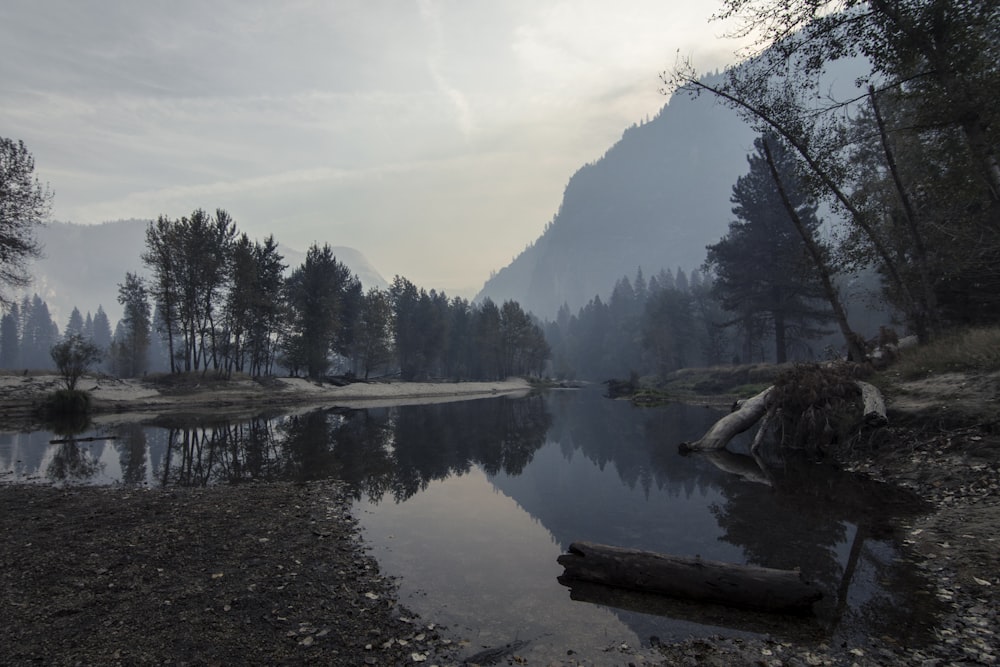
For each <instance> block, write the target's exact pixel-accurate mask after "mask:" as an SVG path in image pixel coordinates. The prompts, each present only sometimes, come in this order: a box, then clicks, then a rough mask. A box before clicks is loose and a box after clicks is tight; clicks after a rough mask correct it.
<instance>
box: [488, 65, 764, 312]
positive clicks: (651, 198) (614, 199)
mask: <svg viewBox="0 0 1000 667" xmlns="http://www.w3.org/2000/svg"><path fill="white" fill-rule="evenodd" d="M710 78H713V77H710ZM754 136H755V135H754V132H753V131H752V130H751V128H750V127H749V126H747V125H746V124H745V123H744V122H743V121H742V120H740V118H739V117H738V116H737V115H736V113H735V112H734V111H732V110H731V109H728V108H726V107H724V106H722V105H720V104H717V103H716V102H715V101H714V100H713V99H712V98H711V96H709V95H702V96H700V97H697V98H690V97H688V96H686V95H675V96H674V97H673V98H672V99H671V100H670V101H669V103H668V104H666V105H665V106H664V107H663V108H662V109H661V110H660V112H659V113H658V114H657V115H656V117H655V118H653V119H652V120H650V121H648V122H645V123H642V124H639V125H633V126H632V127H630V128H628V129H627V130H626V131H625V132H624V134H623V135H622V138H621V139H620V140H619V141H618V142H617V143H616V144H615V145H614V146H612V147H611V148H610V149H609V150H608V151H607V153H605V154H604V156H603V157H602V158H600V159H599V160H597V161H596V162H593V163H591V164H588V165H585V166H584V167H582V168H581V169H580V170H579V171H577V172H576V173H575V174H574V175H573V176H572V178H570V180H569V183H568V185H567V186H566V190H565V193H564V195H563V201H562V204H561V205H560V207H559V210H558V212H557V213H556V215H555V217H554V218H553V219H552V221H551V222H550V223H549V225H548V226H547V227H546V228H545V231H544V232H543V233H542V235H541V237H540V238H538V239H537V240H536V241H535V242H534V243H533V244H532V245H530V246H529V247H528V248H526V249H525V250H524V251H523V252H522V253H521V254H520V255H518V256H517V257H516V258H515V259H514V261H513V262H511V264H509V265H508V266H506V267H505V268H503V269H501V270H500V271H499V272H497V273H496V274H495V275H493V276H492V277H491V278H490V279H489V280H488V281H487V282H486V284H485V285H484V287H483V289H482V291H480V293H479V295H478V296H477V297H476V298H477V300H481V299H483V298H486V297H489V298H491V299H493V301H495V302H497V303H500V302H503V301H505V300H508V299H513V300H516V301H518V302H519V303H520V304H521V305H522V307H524V308H525V310H529V311H531V312H533V313H534V314H535V315H538V316H539V317H543V318H545V317H547V318H550V319H551V318H554V317H555V314H556V312H557V310H558V309H559V307H560V306H561V305H562V304H563V303H566V304H568V305H569V306H570V309H571V311H573V312H575V311H576V310H577V309H578V308H580V307H581V306H583V305H585V304H586V303H587V302H588V301H589V300H590V299H592V298H593V297H594V296H595V295H598V294H599V295H601V297H602V298H603V297H605V296H607V295H608V294H610V292H611V289H612V288H613V286H614V284H615V282H616V281H617V280H618V279H619V278H621V277H622V276H625V275H627V276H629V277H632V276H634V275H635V273H636V269H637V268H639V267H641V268H642V270H643V273H644V274H645V276H646V277H647V278H649V277H650V276H651V275H653V274H655V273H657V272H659V271H660V269H664V268H665V269H671V270H675V269H677V268H678V267H680V268H683V269H684V270H685V271H686V272H688V271H691V270H693V269H697V268H698V267H699V266H700V265H701V264H702V262H703V261H704V259H705V246H706V245H708V244H711V243H715V242H716V241H718V240H719V238H721V237H722V236H723V234H725V233H726V231H727V229H728V225H729V222H730V220H732V213H731V211H730V208H731V204H730V202H729V196H730V193H731V192H732V186H733V184H734V183H735V182H736V179H737V178H738V177H739V176H741V175H742V174H743V173H745V172H746V170H747V163H746V156H747V154H749V153H750V152H751V150H752V148H753V139H754Z"/></svg>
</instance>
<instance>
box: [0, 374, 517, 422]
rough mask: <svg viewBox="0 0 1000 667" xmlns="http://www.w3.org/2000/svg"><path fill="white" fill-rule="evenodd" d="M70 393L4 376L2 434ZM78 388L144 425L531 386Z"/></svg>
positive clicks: (189, 377) (161, 379) (162, 384)
mask: <svg viewBox="0 0 1000 667" xmlns="http://www.w3.org/2000/svg"><path fill="white" fill-rule="evenodd" d="M62 386H63V383H62V379H61V378H60V377H59V376H57V375H54V374H48V373H45V374H40V373H28V374H18V373H0V429H2V428H6V429H14V428H26V427H28V426H30V425H31V424H33V423H36V422H37V419H36V417H35V412H36V411H37V409H38V407H39V406H40V405H41V403H42V402H43V401H44V399H45V397H46V396H47V395H49V394H51V393H52V392H54V391H56V390H57V389H60V388H61V387H62ZM77 387H78V388H79V389H82V390H84V391H86V392H87V393H89V394H90V396H91V399H92V405H93V410H92V418H93V421H94V422H95V423H96V424H100V423H104V422H109V421H119V422H120V421H137V420H142V419H148V418H149V417H151V416H154V415H162V414H176V413H181V412H183V413H186V414H198V413H206V414H207V413H210V414H213V415H226V416H233V417H236V416H241V415H249V414H253V413H255V412H261V411H264V410H271V409H275V408H289V407H295V408H306V407H320V406H323V407H356V408H367V407H382V406H388V405H413V404H419V403H430V402H435V403H437V402H445V401H460V400H468V399H471V398H481V397H490V396H500V395H512V394H521V393H526V392H528V391H530V389H531V385H530V384H529V383H528V382H527V381H526V380H524V379H521V378H509V379H507V380H502V381H494V382H402V381H394V380H393V381H370V382H368V381H358V382H351V383H348V384H342V385H338V384H333V383H331V382H320V381H313V380H308V379H306V378H290V377H263V378H251V377H248V376H235V377H233V378H229V379H219V378H214V377H213V376H212V375H211V374H208V375H204V376H202V374H200V373H186V374H179V375H157V376H150V377H148V378H136V379H121V378H114V377H110V376H107V375H103V374H99V375H87V376H84V377H83V378H81V379H80V381H79V383H78V385H77Z"/></svg>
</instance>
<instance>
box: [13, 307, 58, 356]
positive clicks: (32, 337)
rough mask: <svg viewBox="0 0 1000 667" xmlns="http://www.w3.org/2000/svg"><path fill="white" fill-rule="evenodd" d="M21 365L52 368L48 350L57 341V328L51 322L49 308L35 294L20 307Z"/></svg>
mask: <svg viewBox="0 0 1000 667" xmlns="http://www.w3.org/2000/svg"><path fill="white" fill-rule="evenodd" d="M21 312H22V321H23V329H22V331H21V363H22V364H23V365H24V366H26V367H27V368H52V357H51V355H50V354H49V350H51V349H52V346H53V345H54V344H55V342H56V341H57V340H58V339H59V326H58V325H57V324H56V323H55V322H53V321H52V316H51V315H50V314H49V306H48V304H46V303H45V302H44V301H42V299H41V297H39V296H38V295H37V294H35V295H34V296H33V297H32V298H31V299H30V300H29V299H28V298H25V300H24V302H23V303H22V306H21Z"/></svg>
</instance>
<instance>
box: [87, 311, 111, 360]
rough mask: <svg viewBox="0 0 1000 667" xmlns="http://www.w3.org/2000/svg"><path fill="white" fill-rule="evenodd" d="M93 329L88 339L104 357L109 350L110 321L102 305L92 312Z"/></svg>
mask: <svg viewBox="0 0 1000 667" xmlns="http://www.w3.org/2000/svg"><path fill="white" fill-rule="evenodd" d="M93 329H94V331H93V335H92V336H91V339H90V341H91V342H92V343H93V344H94V345H96V346H97V349H98V350H100V351H101V353H102V354H103V355H104V356H105V358H106V357H107V355H108V353H109V352H110V350H111V321H110V320H109V319H108V315H107V313H105V312H104V306H98V307H97V312H96V313H95V314H94V322H93Z"/></svg>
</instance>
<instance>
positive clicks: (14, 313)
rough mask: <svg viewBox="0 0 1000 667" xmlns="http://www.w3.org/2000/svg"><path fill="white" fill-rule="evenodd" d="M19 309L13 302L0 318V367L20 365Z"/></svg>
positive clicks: (16, 366) (17, 366)
mask: <svg viewBox="0 0 1000 667" xmlns="http://www.w3.org/2000/svg"><path fill="white" fill-rule="evenodd" d="M20 319H21V309H20V307H18V305H17V304H16V303H15V304H13V305H12V306H11V307H10V309H9V310H8V311H7V312H6V313H4V315H3V318H0V368H8V369H10V368H19V367H20V366H21V324H20Z"/></svg>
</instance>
